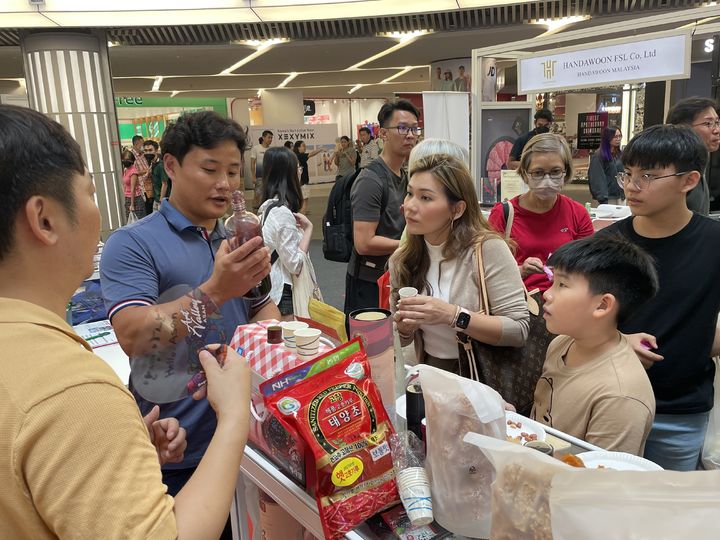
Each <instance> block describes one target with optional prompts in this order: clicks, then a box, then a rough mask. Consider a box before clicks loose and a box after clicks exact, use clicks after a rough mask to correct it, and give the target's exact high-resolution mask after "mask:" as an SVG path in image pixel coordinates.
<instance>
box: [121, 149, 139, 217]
mask: <svg viewBox="0 0 720 540" xmlns="http://www.w3.org/2000/svg"><path fill="white" fill-rule="evenodd" d="M120 159H121V161H122V166H123V191H124V192H125V219H126V220H127V218H128V216H129V215H130V212H135V215H136V216H137V217H138V219H139V218H142V217H145V203H144V201H143V198H142V187H141V186H140V180H138V172H137V169H136V168H135V155H134V154H133V153H132V152H131V151H130V150H123V153H122V154H121V156H120Z"/></svg>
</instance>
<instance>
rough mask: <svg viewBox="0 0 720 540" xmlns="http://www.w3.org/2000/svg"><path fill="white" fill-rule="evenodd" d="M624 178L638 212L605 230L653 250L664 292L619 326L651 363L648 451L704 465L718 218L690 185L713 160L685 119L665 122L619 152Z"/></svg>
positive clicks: (661, 459)
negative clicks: (699, 207) (708, 213)
mask: <svg viewBox="0 0 720 540" xmlns="http://www.w3.org/2000/svg"><path fill="white" fill-rule="evenodd" d="M622 161H623V165H624V167H625V171H624V172H623V173H622V174H620V175H618V181H619V182H620V183H621V185H622V186H623V189H624V190H625V196H626V198H627V205H628V206H629V207H630V210H631V211H632V216H631V217H629V218H627V219H625V220H622V221H620V222H618V223H616V224H614V225H612V226H610V227H608V228H606V229H604V230H602V231H601V232H600V233H599V234H613V233H615V234H620V235H622V236H623V237H625V238H626V239H628V240H630V241H631V242H633V243H635V244H637V245H638V246H640V247H642V248H643V249H645V250H646V251H647V252H648V253H649V254H650V255H652V256H653V258H654V259H655V263H656V268H657V271H658V276H659V283H660V288H659V292H658V294H657V295H656V296H655V298H653V299H652V300H650V301H649V302H647V303H646V304H645V305H643V306H642V307H641V308H639V309H638V310H637V311H636V312H635V313H634V314H633V315H632V316H631V317H630V318H629V319H628V320H627V321H625V322H624V323H623V324H621V325H620V330H621V331H622V332H623V333H625V334H628V340H629V341H630V342H631V343H632V344H633V348H634V349H635V352H636V353H637V355H638V357H639V358H640V361H641V362H642V363H643V365H644V366H645V368H646V369H647V370H648V372H647V373H648V377H649V378H650V382H651V383H652V387H653V391H654V393H655V400H656V403H657V408H656V415H655V420H654V422H653V428H652V430H651V432H650V436H649V437H648V440H647V443H646V446H645V457H646V458H648V459H650V460H652V461H654V462H656V463H658V464H660V465H661V466H662V467H664V468H666V469H673V470H693V469H695V468H696V467H697V465H698V460H699V457H700V452H701V450H702V446H703V440H704V437H705V430H706V427H707V422H708V415H709V411H710V409H711V408H712V406H713V379H714V376H715V367H714V364H713V362H712V360H711V357H712V356H714V355H717V354H718V352H720V339H719V338H718V336H717V335H716V323H717V318H718V311H720V280H718V279H717V277H716V276H715V271H716V269H717V268H720V250H718V249H715V248H714V246H717V245H720V223H717V222H716V221H714V220H712V219H709V218H707V217H704V216H701V215H699V214H697V213H693V212H692V211H691V210H689V209H688V206H687V193H688V192H690V191H691V190H692V189H693V188H695V187H696V186H697V184H698V182H699V181H700V177H701V171H703V170H704V168H705V163H706V161H707V150H706V147H705V145H703V142H702V140H701V139H700V137H698V136H697V134H696V133H695V132H694V131H693V130H692V129H690V128H689V127H680V126H672V125H659V126H653V127H651V128H648V129H646V130H645V131H643V132H642V133H639V134H638V135H636V136H635V137H633V139H632V140H631V141H630V142H629V143H628V145H627V147H626V148H625V150H624V151H623V155H622Z"/></svg>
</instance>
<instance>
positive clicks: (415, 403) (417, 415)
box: [405, 380, 425, 440]
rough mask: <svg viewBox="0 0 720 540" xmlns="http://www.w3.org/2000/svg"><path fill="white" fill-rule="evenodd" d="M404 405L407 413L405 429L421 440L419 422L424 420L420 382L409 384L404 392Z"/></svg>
mask: <svg viewBox="0 0 720 540" xmlns="http://www.w3.org/2000/svg"><path fill="white" fill-rule="evenodd" d="M405 405H406V412H407V428H408V431H412V432H413V433H415V435H417V436H418V439H420V440H422V439H423V436H422V426H421V421H422V419H423V418H425V399H424V398H423V393H422V388H421V387H420V381H419V380H415V381H413V382H412V383H410V384H409V385H408V386H407V388H406V390H405Z"/></svg>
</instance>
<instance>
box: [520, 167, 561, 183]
mask: <svg viewBox="0 0 720 540" xmlns="http://www.w3.org/2000/svg"><path fill="white" fill-rule="evenodd" d="M528 176H529V177H530V178H531V179H533V180H535V181H536V182H539V181H540V180H542V179H543V178H545V177H546V176H549V177H550V179H552V180H561V179H563V178H565V169H553V170H552V171H550V172H547V171H542V170H535V171H528Z"/></svg>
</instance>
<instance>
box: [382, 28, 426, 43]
mask: <svg viewBox="0 0 720 540" xmlns="http://www.w3.org/2000/svg"><path fill="white" fill-rule="evenodd" d="M430 32H432V30H413V31H412V32H383V33H380V34H378V36H379V37H389V38H393V39H397V40H399V41H400V43H404V42H406V41H410V40H411V39H415V38H416V37H420V36H423V35H425V34H429V33H430Z"/></svg>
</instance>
